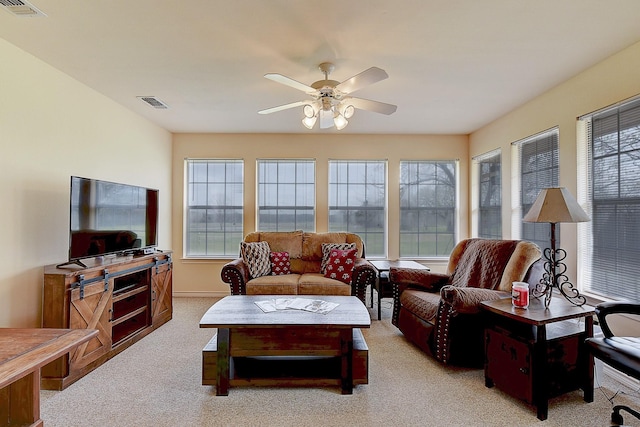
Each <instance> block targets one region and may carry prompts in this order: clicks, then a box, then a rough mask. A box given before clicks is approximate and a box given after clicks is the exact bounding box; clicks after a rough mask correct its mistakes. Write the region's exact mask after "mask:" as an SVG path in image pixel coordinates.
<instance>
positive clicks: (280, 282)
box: [247, 274, 300, 295]
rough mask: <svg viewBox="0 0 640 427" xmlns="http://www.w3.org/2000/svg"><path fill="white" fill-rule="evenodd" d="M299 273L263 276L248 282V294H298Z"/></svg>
mask: <svg viewBox="0 0 640 427" xmlns="http://www.w3.org/2000/svg"><path fill="white" fill-rule="evenodd" d="M299 278H300V275H299V274H286V275H284V276H262V277H258V278H256V279H251V280H249V281H248V282H247V295H296V294H297V293H298V279H299Z"/></svg>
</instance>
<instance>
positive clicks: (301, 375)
mask: <svg viewBox="0 0 640 427" xmlns="http://www.w3.org/2000/svg"><path fill="white" fill-rule="evenodd" d="M217 351H218V336H217V334H216V335H214V337H213V338H212V339H211V341H209V343H208V344H207V345H206V346H205V347H204V349H203V350H202V385H212V386H215V385H216V367H217ZM352 358H353V385H360V384H368V383H369V348H368V347H367V343H366V341H365V340H364V336H363V335H362V331H361V330H360V329H359V328H354V329H353V353H352ZM340 369H341V360H340V357H331V356H251V357H245V356H242V357H238V356H232V357H231V362H230V375H229V385H230V386H233V387H241V386H245V387H257V386H262V387H333V386H340V385H341V384H342V379H341V377H340Z"/></svg>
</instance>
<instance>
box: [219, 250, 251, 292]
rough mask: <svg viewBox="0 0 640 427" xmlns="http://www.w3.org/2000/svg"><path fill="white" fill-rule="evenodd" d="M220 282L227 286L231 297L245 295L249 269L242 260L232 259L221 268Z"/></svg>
mask: <svg viewBox="0 0 640 427" xmlns="http://www.w3.org/2000/svg"><path fill="white" fill-rule="evenodd" d="M220 277H221V278H222V281H223V282H225V283H228V284H229V288H230V290H231V295H245V294H246V293H247V287H246V284H247V281H249V267H247V265H246V264H245V263H244V261H243V260H242V258H238V259H234V260H233V261H231V262H228V263H226V264H225V265H224V266H222V270H221V271H220Z"/></svg>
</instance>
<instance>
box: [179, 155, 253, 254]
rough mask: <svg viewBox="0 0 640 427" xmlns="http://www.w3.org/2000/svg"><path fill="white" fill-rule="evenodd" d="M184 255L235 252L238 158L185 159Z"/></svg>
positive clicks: (239, 213)
mask: <svg viewBox="0 0 640 427" xmlns="http://www.w3.org/2000/svg"><path fill="white" fill-rule="evenodd" d="M186 168H187V188H186V193H187V202H186V217H187V218H186V232H185V255H186V256H187V257H196V256H197V257H216V256H219V257H222V256H237V255H238V244H239V242H240V241H242V237H243V228H242V225H243V203H244V200H243V198H244V194H243V186H244V177H243V162H242V160H187V161H186Z"/></svg>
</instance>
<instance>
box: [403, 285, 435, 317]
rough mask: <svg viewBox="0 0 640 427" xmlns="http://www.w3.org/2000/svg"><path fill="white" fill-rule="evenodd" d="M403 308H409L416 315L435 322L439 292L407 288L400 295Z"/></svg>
mask: <svg viewBox="0 0 640 427" xmlns="http://www.w3.org/2000/svg"><path fill="white" fill-rule="evenodd" d="M400 304H401V305H402V308H403V309H406V310H409V311H410V312H412V313H413V314H414V315H416V316H417V317H419V318H421V319H423V320H426V321H428V322H431V323H434V324H435V317H436V315H437V314H438V305H439V304H440V292H424V291H419V290H414V289H407V290H406V291H404V292H403V293H402V294H401V295H400Z"/></svg>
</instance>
